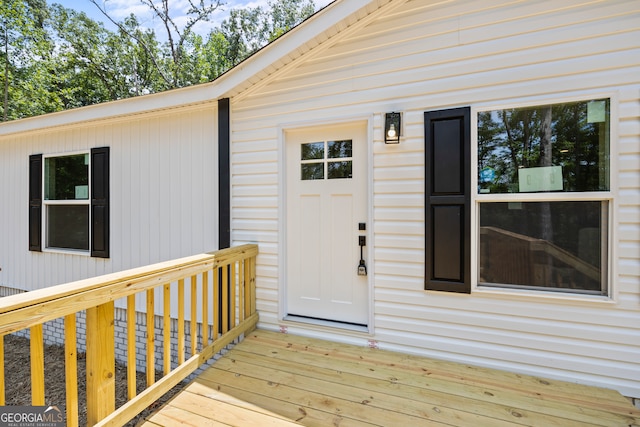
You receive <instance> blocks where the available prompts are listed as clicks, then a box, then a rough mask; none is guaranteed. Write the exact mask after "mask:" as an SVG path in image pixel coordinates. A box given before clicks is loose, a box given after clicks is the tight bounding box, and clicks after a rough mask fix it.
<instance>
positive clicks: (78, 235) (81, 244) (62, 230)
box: [47, 205, 89, 250]
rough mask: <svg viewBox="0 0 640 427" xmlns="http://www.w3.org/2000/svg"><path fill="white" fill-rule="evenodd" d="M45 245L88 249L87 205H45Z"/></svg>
mask: <svg viewBox="0 0 640 427" xmlns="http://www.w3.org/2000/svg"><path fill="white" fill-rule="evenodd" d="M47 247H49V248H62V249H80V250H89V206H88V205H49V206H47Z"/></svg>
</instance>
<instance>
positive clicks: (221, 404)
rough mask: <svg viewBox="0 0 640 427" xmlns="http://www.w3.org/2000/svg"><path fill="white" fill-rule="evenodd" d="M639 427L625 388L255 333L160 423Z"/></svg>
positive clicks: (155, 419) (157, 422)
mask: <svg viewBox="0 0 640 427" xmlns="http://www.w3.org/2000/svg"><path fill="white" fill-rule="evenodd" d="M175 425H187V426H198V427H200V426H223V425H232V426H288V425H305V426H323V427H324V426H372V425H375V426H394V427H395V426H403V427H404V426H422V425H434V426H438V425H447V426H473V427H477V426H491V427H500V426H514V425H515V426H517V425H527V426H544V427H553V426H558V427H567V426H581V427H584V426H596V425H597V426H639V425H640V410H637V409H635V408H634V407H633V406H632V405H631V403H630V402H629V401H628V400H627V399H626V398H624V397H623V396H622V395H620V394H619V393H618V392H615V391H611V390H607V389H601V388H594V387H586V386H581V385H575V384H572V383H567V382H562V381H555V380H548V379H542V378H537V377H531V376H526V375H518V374H513V373H507V372H502V371H497V370H492V369H484V368H478V367H473V366H467V365H462V364H456V363H450V362H443V361H439V360H433V359H426V358H420V357H415V356H408V355H405V354H399V353H392V352H387V351H382V350H372V349H368V348H361V347H355V346H349V345H343V344H337V343H333V342H328V341H320V340H315V339H309V338H302V337H298V336H293V335H283V334H278V333H273V332H266V331H255V332H253V333H251V334H249V336H247V337H246V338H245V340H244V341H243V342H242V343H240V344H238V345H237V346H236V347H234V348H233V349H232V350H231V351H230V352H229V353H227V354H226V355H225V356H224V357H223V358H222V359H220V360H219V361H217V362H216V363H215V364H214V365H213V367H211V368H209V369H208V370H207V371H206V372H204V373H203V374H202V375H200V376H199V377H198V378H197V379H196V380H194V381H193V382H192V383H191V384H190V385H189V386H188V387H187V388H185V390H184V391H183V392H181V393H180V394H179V395H177V396H176V397H175V398H174V399H173V400H171V401H170V402H169V403H168V404H166V405H165V406H164V407H162V408H161V409H160V410H159V411H158V412H156V413H155V414H154V415H153V416H151V417H150V418H149V420H148V421H146V423H144V426H145V427H156V426H175Z"/></svg>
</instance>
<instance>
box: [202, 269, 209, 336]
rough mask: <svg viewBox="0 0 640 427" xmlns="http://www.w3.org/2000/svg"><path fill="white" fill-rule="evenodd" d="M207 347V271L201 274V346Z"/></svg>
mask: <svg viewBox="0 0 640 427" xmlns="http://www.w3.org/2000/svg"><path fill="white" fill-rule="evenodd" d="M208 345H209V271H208V270H207V271H205V272H203V273H202V346H203V347H206V346H208Z"/></svg>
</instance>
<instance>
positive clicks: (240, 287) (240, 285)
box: [238, 260, 245, 322]
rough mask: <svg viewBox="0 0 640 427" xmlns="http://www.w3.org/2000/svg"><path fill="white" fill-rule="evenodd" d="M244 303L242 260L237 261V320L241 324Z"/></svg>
mask: <svg viewBox="0 0 640 427" xmlns="http://www.w3.org/2000/svg"><path fill="white" fill-rule="evenodd" d="M244 301H245V285H244V260H240V261H238V320H239V321H240V322H243V321H244V318H245V311H244Z"/></svg>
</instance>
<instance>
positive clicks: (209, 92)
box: [0, 82, 216, 136]
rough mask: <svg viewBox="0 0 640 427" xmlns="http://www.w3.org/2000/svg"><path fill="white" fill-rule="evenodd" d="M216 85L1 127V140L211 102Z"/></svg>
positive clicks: (89, 107) (192, 87)
mask: <svg viewBox="0 0 640 427" xmlns="http://www.w3.org/2000/svg"><path fill="white" fill-rule="evenodd" d="M215 86H216V82H212V83H203V84H200V85H195V86H189V87H186V88H180V89H173V90H169V91H166V92H159V93H154V94H150V95H143V96H137V97H133V98H127V99H122V100H118V101H110V102H105V103H101V104H95V105H89V106H86V107H80V108H76V109H73V110H65V111H59V112H55V113H50V114H45V115H42V116H35V117H29V118H26V119H20V120H14V121H10V122H6V123H2V124H0V136H2V135H10V134H14V133H18V132H27V131H33V130H38V129H45V128H51V127H57V126H65V125H70V124H73V123H81V122H91V121H96V120H104V119H107V118H112V117H123V116H131V115H135V114H141V113H145V112H150V111H158V110H165V109H170V108H176V107H178V106H182V105H193V104H201V103H205V102H210V101H211V100H212V99H216V97H215V89H214V88H215Z"/></svg>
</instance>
